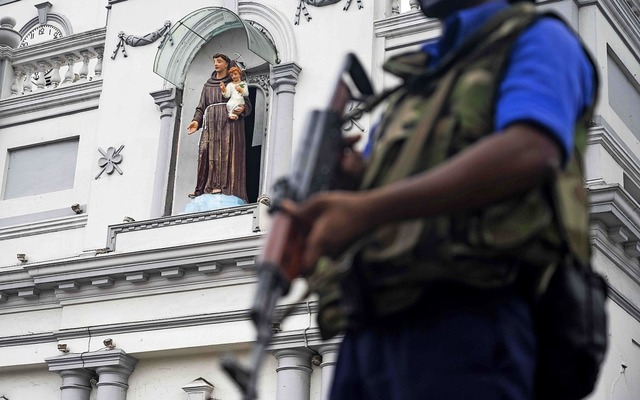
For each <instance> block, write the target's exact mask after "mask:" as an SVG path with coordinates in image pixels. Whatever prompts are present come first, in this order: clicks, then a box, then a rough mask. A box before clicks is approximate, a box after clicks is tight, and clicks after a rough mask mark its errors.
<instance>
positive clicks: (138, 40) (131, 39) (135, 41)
mask: <svg viewBox="0 0 640 400" xmlns="http://www.w3.org/2000/svg"><path fill="white" fill-rule="evenodd" d="M170 27H171V21H165V22H164V25H163V26H162V27H161V28H160V29H158V30H156V31H154V32H151V33H147V34H146V35H144V36H142V37H140V36H134V35H127V34H126V33H124V32H122V31H120V33H118V38H119V39H120V40H119V41H118V45H117V46H116V49H115V50H114V51H113V54H112V55H111V59H112V60H115V59H116V56H117V55H118V50H120V49H122V54H123V55H124V57H127V50H126V49H125V43H126V44H128V45H129V46H131V47H138V46H146V45H148V44H151V43H153V42H155V41H156V40H158V39H159V38H160V37H161V36H162V35H164V37H163V38H162V41H160V44H159V45H158V47H162V45H163V44H164V42H166V41H167V40H168V41H169V43H171V45H172V46H173V38H172V37H171V31H169V28H170Z"/></svg>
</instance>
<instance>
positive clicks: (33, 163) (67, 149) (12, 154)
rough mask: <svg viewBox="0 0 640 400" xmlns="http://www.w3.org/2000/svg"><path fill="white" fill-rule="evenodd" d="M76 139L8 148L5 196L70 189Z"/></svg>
mask: <svg viewBox="0 0 640 400" xmlns="http://www.w3.org/2000/svg"><path fill="white" fill-rule="evenodd" d="M77 158H78V138H74V139H72V140H65V141H63V142H53V143H46V144H40V145H37V146H30V147H25V148H21V149H13V150H9V166H8V168H7V180H6V184H5V190H4V198H5V199H14V198H16V197H24V196H32V195H34V194H40V193H47V192H55V191H58V190H65V189H72V188H73V183H74V180H75V175H76V160H77Z"/></svg>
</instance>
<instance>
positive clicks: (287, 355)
mask: <svg viewBox="0 0 640 400" xmlns="http://www.w3.org/2000/svg"><path fill="white" fill-rule="evenodd" d="M313 354H314V352H313V351H312V350H311V349H307V348H305V347H301V348H294V349H281V350H275V351H273V355H274V356H275V357H276V359H278V367H277V368H276V371H277V372H280V371H283V370H301V371H305V372H307V373H311V356H312V355H313Z"/></svg>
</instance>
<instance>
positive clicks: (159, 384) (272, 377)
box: [127, 352, 319, 399]
mask: <svg viewBox="0 0 640 400" xmlns="http://www.w3.org/2000/svg"><path fill="white" fill-rule="evenodd" d="M234 354H235V353H234ZM221 355H223V354H221V353H216V352H204V353H200V354H193V355H186V356H184V355H176V356H171V357H167V356H164V357H153V358H145V357H144V356H143V357H141V358H140V359H139V361H138V363H137V365H136V369H135V371H134V372H133V374H132V375H131V377H130V378H129V390H128V395H127V398H129V399H169V398H171V399H183V398H186V396H185V393H184V391H183V390H182V387H183V386H185V385H187V384H188V383H190V382H191V381H193V380H195V379H197V378H200V377H202V378H204V379H206V380H207V381H208V382H210V383H211V384H212V385H213V386H214V389H213V393H212V394H211V395H212V396H211V397H212V398H214V399H234V398H239V397H240V393H239V392H238V391H237V389H236V387H235V386H234V384H233V383H232V382H231V381H229V379H228V378H227V376H226V375H225V374H224V372H223V371H221V370H220V367H219V360H220V357H221ZM246 355H247V354H246V352H245V353H244V354H243V353H240V356H241V357H243V359H246ZM276 366H277V361H276V359H275V358H274V357H272V356H267V357H266V362H265V365H264V367H263V369H262V374H261V376H260V380H259V392H260V393H261V397H263V398H265V399H274V398H275V390H276V372H275V369H276ZM318 375H319V374H318ZM312 376H313V375H312Z"/></svg>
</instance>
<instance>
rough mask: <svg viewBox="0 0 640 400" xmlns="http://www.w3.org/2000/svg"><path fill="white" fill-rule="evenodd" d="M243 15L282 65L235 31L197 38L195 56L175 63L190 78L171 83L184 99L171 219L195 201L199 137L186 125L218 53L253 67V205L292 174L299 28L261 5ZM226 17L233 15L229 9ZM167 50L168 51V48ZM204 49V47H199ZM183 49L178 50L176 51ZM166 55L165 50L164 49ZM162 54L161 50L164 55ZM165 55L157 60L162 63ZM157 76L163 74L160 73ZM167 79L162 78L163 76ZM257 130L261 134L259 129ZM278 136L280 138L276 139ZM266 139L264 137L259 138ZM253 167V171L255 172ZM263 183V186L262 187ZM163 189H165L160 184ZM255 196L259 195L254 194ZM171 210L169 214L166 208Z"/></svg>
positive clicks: (178, 118)
mask: <svg viewBox="0 0 640 400" xmlns="http://www.w3.org/2000/svg"><path fill="white" fill-rule="evenodd" d="M238 5H239V6H238V12H239V16H240V17H241V18H242V22H243V25H244V26H245V28H247V27H251V28H252V32H253V33H255V32H259V33H260V35H261V36H263V37H265V38H267V39H268V40H269V41H270V43H272V44H273V45H274V48H275V50H276V55H277V58H278V61H279V63H276V64H275V65H273V64H269V63H267V62H265V61H264V59H261V58H260V57H258V56H256V54H255V53H254V52H252V51H250V50H249V48H248V47H249V46H248V41H247V40H246V36H245V35H237V34H236V35H233V32H231V31H228V32H224V31H222V32H217V33H216V35H215V36H213V37H210V38H208V40H207V41H206V42H205V41H202V40H201V37H202V35H199V36H200V37H198V35H193V36H192V39H191V40H192V43H191V44H190V45H191V48H192V50H193V52H192V53H188V52H187V51H186V50H184V49H183V47H182V46H181V47H180V49H183V50H182V51H183V53H182V56H179V57H174V58H173V59H172V61H171V62H170V66H171V68H173V69H174V70H175V71H176V72H179V71H184V76H183V77H179V78H177V79H175V78H173V79H171V80H169V79H167V78H166V77H165V79H167V80H168V81H169V82H171V83H173V84H174V85H175V86H176V88H177V89H178V92H179V95H178V96H177V97H179V98H181V99H182V107H178V108H177V112H175V113H174V114H173V117H172V118H174V119H175V123H176V124H178V125H177V128H176V129H175V135H176V137H175V138H174V145H171V144H166V145H168V146H172V147H173V150H172V154H173V155H172V156H171V167H172V172H171V173H170V174H169V179H170V183H169V185H166V186H165V187H169V188H170V193H169V197H170V198H171V199H170V200H168V201H169V202H170V203H167V206H168V209H170V210H171V214H174V215H175V214H180V213H182V212H183V211H184V208H185V206H186V204H187V203H188V202H189V201H190V199H189V198H188V197H187V194H188V193H190V192H191V191H192V190H193V188H194V186H195V180H196V164H197V153H198V142H199V136H198V135H199V132H196V133H194V134H193V135H192V136H188V135H187V133H186V126H187V125H188V123H189V122H190V121H191V119H192V117H193V113H194V111H195V107H196V105H197V102H198V100H199V97H200V92H201V90H202V85H203V84H204V82H205V81H206V80H207V79H208V78H209V76H210V75H211V73H212V71H213V64H212V60H211V56H212V55H213V54H215V53H217V52H221V53H225V54H227V55H228V56H229V57H230V58H231V59H234V58H236V57H237V55H236V54H235V53H239V54H240V55H241V56H242V60H243V61H244V62H245V65H246V68H247V80H248V81H249V84H250V91H251V92H252V99H253V101H254V103H255V104H254V106H255V107H254V114H253V118H254V122H255V123H254V127H256V129H257V131H258V133H256V134H255V135H254V132H252V133H251V134H250V135H249V136H248V137H247V143H248V144H250V145H256V146H259V147H260V148H259V163H258V164H259V171H258V173H259V176H257V177H256V176H255V175H253V176H252V177H250V175H252V174H255V171H256V168H255V164H256V163H255V160H256V159H255V157H256V155H255V154H256V149H255V148H254V149H252V150H253V151H252V152H253V153H254V155H253V156H250V155H249V157H254V158H253V160H254V163H253V166H248V169H247V173H248V181H251V180H252V182H250V183H249V185H253V186H252V187H248V188H247V189H248V192H249V193H248V194H249V196H250V200H253V199H254V198H255V195H256V194H257V195H258V196H260V195H263V194H267V195H268V194H269V191H270V189H271V187H272V183H273V181H274V180H275V179H276V178H277V177H279V176H281V175H283V174H284V173H286V172H288V170H289V167H290V160H291V136H292V130H293V97H294V94H295V86H296V84H297V79H298V74H299V72H300V67H298V65H297V64H296V63H295V61H296V60H297V50H296V44H295V37H294V34H293V27H292V26H291V24H290V22H289V21H288V20H287V19H286V18H285V17H284V16H283V15H281V14H280V13H279V12H277V11H275V10H273V9H271V8H269V7H266V6H264V5H262V4H260V3H259V2H253V1H239V3H238ZM226 12H229V13H230V12H231V11H229V10H226ZM165 46H168V45H167V44H165ZM198 46H199V47H198ZM176 47H177V46H176ZM161 50H162V49H161ZM159 51H160V50H159ZM158 57H159V55H158V56H157V57H156V59H158ZM154 72H156V73H158V71H156V69H155V68H154ZM160 75H161V76H162V74H160ZM254 131H255V130H254ZM275 132H277V135H276V134H274V133H275ZM260 134H261V135H262V136H261V137H260V136H258V135H260ZM250 168H251V170H250ZM256 182H257V183H256ZM159 186H162V185H159ZM251 193H253V195H252V194H251ZM165 209H167V208H166V207H165Z"/></svg>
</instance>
